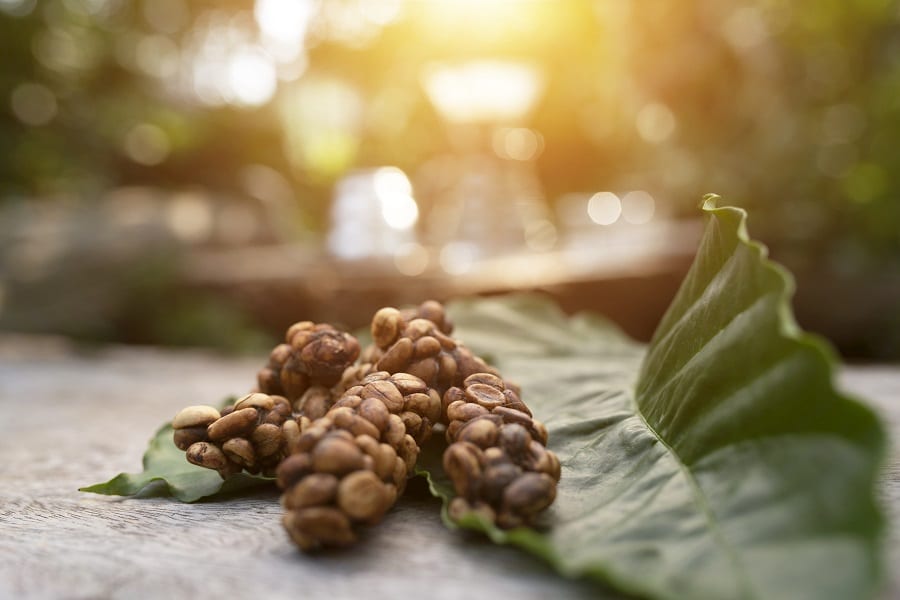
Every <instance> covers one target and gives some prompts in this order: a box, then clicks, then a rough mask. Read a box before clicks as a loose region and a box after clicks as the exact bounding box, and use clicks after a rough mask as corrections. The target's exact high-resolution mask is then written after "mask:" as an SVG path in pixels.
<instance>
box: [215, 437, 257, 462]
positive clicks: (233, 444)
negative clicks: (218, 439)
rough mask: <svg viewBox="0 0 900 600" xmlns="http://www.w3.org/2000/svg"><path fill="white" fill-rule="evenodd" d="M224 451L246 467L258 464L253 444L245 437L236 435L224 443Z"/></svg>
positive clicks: (234, 460)
mask: <svg viewBox="0 0 900 600" xmlns="http://www.w3.org/2000/svg"><path fill="white" fill-rule="evenodd" d="M222 452H224V453H225V456H227V457H228V458H229V459H230V460H232V461H233V462H235V463H237V464H239V465H241V466H242V467H244V468H245V469H247V468H253V467H254V466H256V452H255V451H254V450H253V444H251V443H250V441H249V440H247V439H245V438H242V437H235V438H231V439H229V440H227V441H226V442H225V443H224V444H222Z"/></svg>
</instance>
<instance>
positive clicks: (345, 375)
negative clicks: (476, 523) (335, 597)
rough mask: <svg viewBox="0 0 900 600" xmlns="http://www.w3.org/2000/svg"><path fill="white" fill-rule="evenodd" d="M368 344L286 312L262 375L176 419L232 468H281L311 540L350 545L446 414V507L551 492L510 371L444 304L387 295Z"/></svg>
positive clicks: (495, 507)
mask: <svg viewBox="0 0 900 600" xmlns="http://www.w3.org/2000/svg"><path fill="white" fill-rule="evenodd" d="M371 330H372V344H371V345H370V346H369V347H367V348H366V349H364V350H362V351H360V346H359V342H358V341H357V340H356V338H354V337H353V336H351V335H350V334H348V333H345V332H341V331H338V330H337V329H335V328H334V327H332V326H331V325H328V324H314V323H311V322H309V321H304V322H301V323H296V324H294V325H292V326H291V327H290V328H289V329H288V331H287V334H286V336H285V343H284V344H279V345H278V346H276V347H275V348H274V349H273V350H272V352H271V354H270V356H269V360H268V362H267V364H266V366H265V367H263V368H262V369H261V370H260V371H259V373H258V374H257V389H258V391H256V392H253V393H251V394H249V395H247V396H245V397H243V398H241V399H239V400H238V401H237V402H235V404H234V405H233V406H229V407H227V408H225V409H223V410H222V411H221V412H219V411H218V410H216V409H214V408H212V407H209V406H189V407H187V408H185V409H183V410H182V411H181V412H179V413H178V415H176V416H175V419H174V420H173V422H172V427H173V429H174V430H175V433H174V437H175V445H176V446H178V448H180V449H182V450H184V451H185V453H186V456H187V460H188V461H190V462H191V463H194V464H196V465H200V466H202V467H206V468H209V469H215V470H216V471H218V472H219V474H220V475H221V476H222V477H223V478H225V477H228V476H229V475H231V474H233V473H237V472H240V471H241V470H245V471H247V472H249V473H254V474H256V473H262V474H264V475H270V476H272V475H274V476H276V477H277V481H278V485H279V486H280V487H281V488H282V489H283V490H284V494H283V495H282V498H281V502H282V505H283V506H284V509H285V514H284V526H285V528H286V529H287V532H288V534H289V535H290V536H291V539H293V540H294V542H295V543H296V544H297V546H299V547H300V548H301V549H303V550H314V549H317V548H320V547H323V546H345V545H349V544H352V543H353V542H354V541H355V540H356V529H357V527H358V526H360V525H372V524H375V523H377V522H378V521H380V520H381V518H382V517H383V516H384V514H385V513H386V512H387V511H388V509H390V508H391V506H393V504H394V502H395V501H396V500H397V497H398V496H399V495H400V494H402V493H403V490H404V488H405V486H406V480H407V478H408V477H409V476H410V475H411V474H412V473H413V470H414V468H415V464H416V460H417V458H418V455H419V451H420V448H421V445H422V444H423V443H424V442H425V441H426V440H427V439H428V438H429V437H430V436H431V434H432V430H433V428H434V427H435V426H438V427H446V430H445V436H446V438H447V442H448V443H449V446H448V447H447V449H446V451H445V452H444V457H443V465H444V469H445V471H446V472H447V474H448V475H449V476H450V479H451V480H452V481H453V486H454V488H455V491H456V497H455V498H454V499H453V501H452V502H451V504H450V514H451V516H453V517H454V518H457V519H458V518H459V517H461V516H462V515H464V514H466V513H469V512H476V513H478V514H480V515H482V516H484V517H485V518H488V519H490V520H491V521H493V522H495V523H496V524H497V525H499V526H500V527H507V528H508V527H516V526H519V525H527V524H529V523H530V522H532V521H533V519H534V517H535V516H536V515H537V514H538V513H539V512H540V511H541V510H543V509H545V508H546V507H547V506H549V505H550V504H551V503H552V502H553V500H554V498H555V497H556V484H557V482H558V481H559V476H560V464H559V460H558V459H557V458H556V455H555V454H554V453H553V452H551V451H550V450H547V449H546V444H547V430H546V428H545V427H544V425H543V424H542V423H541V422H540V421H538V420H536V419H534V418H533V417H532V414H531V411H530V410H529V409H528V407H527V406H526V405H525V404H524V403H523V402H522V400H521V398H520V391H519V389H518V388H517V386H515V385H514V384H512V383H510V382H508V381H504V380H503V379H502V377H501V376H500V374H499V373H498V372H497V370H496V369H494V368H493V367H490V366H488V365H487V364H486V363H485V362H484V360H482V359H481V358H479V357H477V356H475V355H474V354H473V353H472V352H471V351H470V350H469V349H468V348H466V347H465V346H464V345H463V344H462V343H461V342H460V341H459V340H456V339H454V338H452V337H451V333H452V332H453V324H452V323H451V322H450V319H449V318H448V317H447V315H446V312H445V311H444V307H443V306H442V305H441V304H440V303H438V302H435V301H432V300H429V301H427V302H424V303H422V304H421V305H420V306H419V307H417V308H414V309H408V310H397V309H395V308H382V309H381V310H379V311H378V312H377V313H375V316H374V317H373V319H372V324H371Z"/></svg>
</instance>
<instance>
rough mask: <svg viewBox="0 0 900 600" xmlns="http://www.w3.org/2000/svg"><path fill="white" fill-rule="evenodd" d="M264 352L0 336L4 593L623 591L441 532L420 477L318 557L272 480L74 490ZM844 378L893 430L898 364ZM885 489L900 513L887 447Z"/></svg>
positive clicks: (244, 371)
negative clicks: (208, 490) (131, 493)
mask: <svg viewBox="0 0 900 600" xmlns="http://www.w3.org/2000/svg"><path fill="white" fill-rule="evenodd" d="M257 363H258V361H256V360H246V359H234V358H222V357H219V356H215V355H212V354H206V353H201V352H193V351H172V350H157V349H146V348H121V347H118V348H107V349H103V350H96V351H93V352H89V353H85V352H84V351H81V352H75V351H73V349H72V348H71V347H69V346H68V345H67V344H66V343H64V342H61V341H59V340H54V339H49V338H31V337H19V336H9V335H6V336H0V415H2V418H0V436H2V437H0V439H2V443H0V450H2V457H3V460H2V463H0V464H2V466H0V598H136V597H167V598H217V597H218V598H233V597H258V598H260V599H265V600H270V599H276V598H290V599H291V600H295V599H297V598H326V597H327V598H332V599H338V598H365V599H367V600H374V599H379V598H385V599H387V598H390V599H394V598H398V597H406V598H414V597H416V596H419V595H422V596H424V597H427V598H429V600H437V599H441V598H461V597H465V598H467V600H472V599H475V598H491V599H492V600H500V599H502V598H516V599H521V600H525V599H531V598H534V599H545V598H553V599H567V598H597V597H617V596H616V595H615V594H612V593H610V592H608V591H606V590H604V589H603V588H602V587H600V586H598V585H597V584H594V583H590V582H585V581H572V580H566V579H563V578H561V577H558V576H557V575H555V574H554V573H553V572H552V571H551V570H550V569H549V568H547V567H546V566H544V565H543V564H542V563H541V562H539V561H537V560H536V559H533V558H531V557H530V556H528V555H526V554H525V553H523V552H520V551H518V550H516V549H513V548H506V547H498V546H494V545H492V544H490V543H488V542H485V541H484V540H482V539H481V538H479V537H477V536H473V535H466V534H461V533H458V532H453V531H450V530H447V529H446V528H445V527H444V526H443V525H442V523H441V521H440V516H439V503H438V501H437V500H435V499H433V498H431V497H429V496H428V494H427V491H426V490H425V488H424V486H423V485H421V484H413V485H411V489H410V493H407V495H405V496H404V497H403V498H402V499H401V500H400V501H399V502H398V504H397V506H396V507H395V508H394V509H393V510H392V511H391V513H390V514H389V515H388V516H387V518H386V519H385V521H384V522H383V523H382V524H381V525H380V526H378V527H375V528H372V529H370V530H369V531H368V533H367V534H366V535H365V536H364V537H363V540H362V542H361V543H360V544H359V545H358V546H356V547H354V548H353V549H351V550H348V551H339V552H331V553H327V554H324V555H319V556H313V557H310V556H305V555H303V554H301V553H299V552H297V551H296V550H295V549H294V546H293V545H292V544H291V543H290V541H289V540H288V539H287V537H286V535H285V533H284V532H283V530H282V528H281V524H280V516H281V508H280V506H279V505H278V494H277V492H275V491H265V492H257V493H255V494H254V495H252V496H250V497H240V498H233V499H229V500H227V501H217V502H202V503H197V504H182V503H179V502H177V501H175V500H172V499H169V498H146V499H126V498H118V497H109V496H99V495H95V494H87V493H82V492H78V491H77V488H78V487H80V486H84V485H87V484H91V483H96V482H98V481H103V480H106V479H108V478H110V477H112V476H113V475H115V474H117V473H119V472H120V471H129V472H133V471H139V470H140V467H141V456H142V454H143V452H144V449H145V447H146V443H147V440H148V439H149V438H150V437H151V436H152V435H153V433H154V432H155V430H156V428H157V427H158V426H159V424H161V423H162V422H164V421H166V420H168V419H171V418H172V416H173V415H174V414H175V413H176V412H177V410H178V409H179V408H181V407H183V406H185V405H188V404H196V403H214V402H217V401H219V400H220V399H221V398H223V397H224V396H226V395H228V394H232V393H235V392H240V391H241V390H244V389H246V388H247V387H248V382H249V381H252V377H253V374H254V373H255V371H256V369H257V367H258V364H257ZM840 382H841V384H842V385H843V386H844V387H845V388H846V389H847V390H849V391H852V392H854V393H857V394H859V395H861V396H863V397H865V398H867V399H868V400H869V401H870V402H871V404H872V405H873V406H874V407H875V408H876V410H878V411H879V412H880V413H881V414H882V415H883V416H884V418H885V421H886V422H887V424H888V427H889V429H890V431H891V437H892V439H897V438H898V433H900V367H888V366H869V367H846V368H844V369H843V370H842V372H841V373H840ZM880 493H881V495H882V498H883V499H884V503H885V504H886V506H887V507H888V508H887V510H888V513H889V515H890V517H891V519H892V520H893V521H894V522H897V520H898V518H900V453H898V450H897V448H896V447H892V448H891V450H890V455H889V458H888V461H887V464H886V465H885V478H884V481H883V484H882V487H881V490H880ZM887 546H888V555H887V558H886V566H887V571H888V573H889V574H888V583H887V588H886V590H885V594H884V596H885V598H895V597H896V598H900V552H898V549H900V543H898V535H897V531H896V530H894V531H892V532H891V534H890V539H889V540H888V541H887ZM892 566H894V567H898V568H891V567H892Z"/></svg>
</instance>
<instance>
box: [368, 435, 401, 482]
mask: <svg viewBox="0 0 900 600" xmlns="http://www.w3.org/2000/svg"><path fill="white" fill-rule="evenodd" d="M370 456H371V457H372V458H373V459H374V461H375V468H374V471H375V474H376V475H378V477H380V478H381V479H382V480H384V481H390V480H391V476H392V474H393V472H394V466H395V465H396V462H397V452H396V451H395V450H394V448H393V447H391V445H390V444H378V450H377V451H376V452H375V453H373V454H371V455H370Z"/></svg>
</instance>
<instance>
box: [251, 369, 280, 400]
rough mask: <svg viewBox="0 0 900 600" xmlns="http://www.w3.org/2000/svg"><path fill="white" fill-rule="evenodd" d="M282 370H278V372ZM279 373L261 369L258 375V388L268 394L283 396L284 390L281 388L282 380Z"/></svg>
mask: <svg viewBox="0 0 900 600" xmlns="http://www.w3.org/2000/svg"><path fill="white" fill-rule="evenodd" d="M280 370H281V369H278V371H280ZM278 371H274V370H272V369H270V368H268V367H264V368H262V369H260V370H259V372H258V373H257V374H256V385H257V387H258V388H259V389H260V390H261V391H263V392H265V393H266V394H283V393H284V388H283V387H282V386H281V378H280V376H279V374H278Z"/></svg>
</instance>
